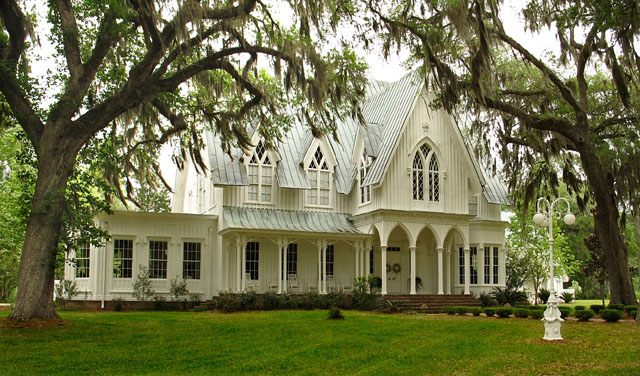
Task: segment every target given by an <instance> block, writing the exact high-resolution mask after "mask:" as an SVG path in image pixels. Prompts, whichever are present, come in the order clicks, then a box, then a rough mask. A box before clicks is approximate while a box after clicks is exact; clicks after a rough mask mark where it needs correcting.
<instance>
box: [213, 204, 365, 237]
mask: <svg viewBox="0 0 640 376" xmlns="http://www.w3.org/2000/svg"><path fill="white" fill-rule="evenodd" d="M222 218H223V221H224V223H223V229H225V230H226V229H242V230H268V231H295V232H312V233H326V234H362V232H360V231H359V230H358V229H357V228H355V227H354V226H353V223H351V221H349V219H348V218H347V215H346V214H340V213H320V212H305V211H297V210H277V209H260V208H239V207H233V206H225V207H224V208H223V215H222Z"/></svg>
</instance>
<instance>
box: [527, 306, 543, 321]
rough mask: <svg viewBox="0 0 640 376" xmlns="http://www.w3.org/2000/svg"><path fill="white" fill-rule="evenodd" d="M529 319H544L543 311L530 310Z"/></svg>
mask: <svg viewBox="0 0 640 376" xmlns="http://www.w3.org/2000/svg"><path fill="white" fill-rule="evenodd" d="M529 317H531V318H532V319H536V320H540V319H542V318H543V317H544V311H543V310H541V309H530V310H529Z"/></svg>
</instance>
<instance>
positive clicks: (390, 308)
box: [379, 299, 458, 313]
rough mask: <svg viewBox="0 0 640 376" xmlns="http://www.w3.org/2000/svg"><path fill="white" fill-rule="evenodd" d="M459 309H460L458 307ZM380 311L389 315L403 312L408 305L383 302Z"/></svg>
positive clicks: (388, 301)
mask: <svg viewBox="0 0 640 376" xmlns="http://www.w3.org/2000/svg"><path fill="white" fill-rule="evenodd" d="M456 308H458V307H456ZM379 309H380V310H382V311H384V312H388V313H396V312H400V311H402V310H405V309H407V303H405V302H402V301H394V300H386V299H385V300H383V301H382V302H380V304H379Z"/></svg>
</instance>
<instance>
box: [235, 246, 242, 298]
mask: <svg viewBox="0 0 640 376" xmlns="http://www.w3.org/2000/svg"><path fill="white" fill-rule="evenodd" d="M240 291H242V242H241V241H240V237H238V238H236V292H240Z"/></svg>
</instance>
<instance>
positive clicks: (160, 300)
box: [153, 296, 167, 311]
mask: <svg viewBox="0 0 640 376" xmlns="http://www.w3.org/2000/svg"><path fill="white" fill-rule="evenodd" d="M153 309H154V310H155V311H164V310H165V309H167V299H166V298H165V297H164V296H154V297H153Z"/></svg>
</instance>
